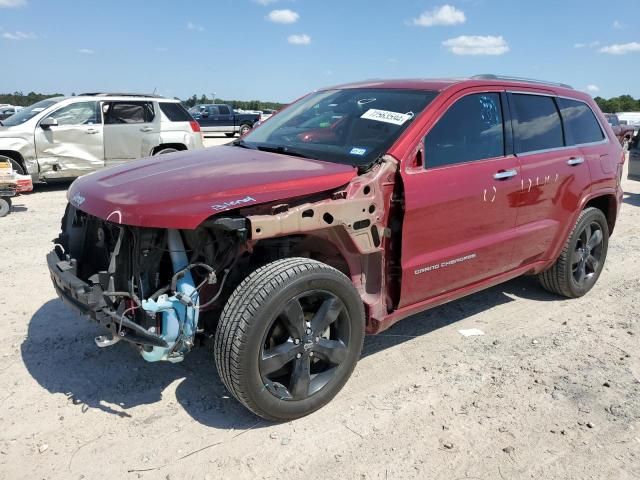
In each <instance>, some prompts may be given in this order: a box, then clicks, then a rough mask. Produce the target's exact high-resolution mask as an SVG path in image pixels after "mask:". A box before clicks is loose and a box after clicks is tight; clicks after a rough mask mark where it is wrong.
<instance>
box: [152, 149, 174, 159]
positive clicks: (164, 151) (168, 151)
mask: <svg viewBox="0 0 640 480" xmlns="http://www.w3.org/2000/svg"><path fill="white" fill-rule="evenodd" d="M179 151H180V150H178V149H177V148H172V147H167V148H163V149H162V150H158V151H157V152H156V153H154V154H153V156H154V157H155V156H156V155H165V154H167V153H175V152H179Z"/></svg>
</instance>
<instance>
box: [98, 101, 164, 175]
mask: <svg viewBox="0 0 640 480" xmlns="http://www.w3.org/2000/svg"><path fill="white" fill-rule="evenodd" d="M102 109H103V111H104V123H105V126H104V151H105V164H106V165H107V166H111V165H118V164H120V163H123V162H126V161H128V160H133V159H135V158H141V157H146V156H149V155H150V154H151V151H152V150H153V148H154V147H155V146H156V145H158V142H159V140H160V115H159V114H156V112H155V108H154V104H153V102H151V101H148V102H147V101H108V102H104V104H103V107H102Z"/></svg>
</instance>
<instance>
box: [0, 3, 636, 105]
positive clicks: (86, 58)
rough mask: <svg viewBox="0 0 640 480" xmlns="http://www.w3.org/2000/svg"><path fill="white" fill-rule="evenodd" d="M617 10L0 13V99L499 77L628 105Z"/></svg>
mask: <svg viewBox="0 0 640 480" xmlns="http://www.w3.org/2000/svg"><path fill="white" fill-rule="evenodd" d="M623 3H624V5H625V7H624V8H621V4H620V3H615V2H609V3H608V4H609V5H611V7H612V8H608V7H607V4H606V3H605V2H601V1H595V0H591V1H589V0H563V1H557V0H556V1H551V0H538V1H536V2H519V1H513V0H511V1H506V0H505V1H502V0H496V1H492V0H456V1H453V0H448V1H442V2H439V1H428V0H406V1H403V0H189V1H183V2H177V1H172V0H156V1H142V0H126V1H125V0H108V1H107V0H102V1H92V0H84V1H80V0H55V1H52V0H0V61H1V67H0V68H1V70H2V77H1V80H0V91H3V92H4V91H15V90H22V91H24V92H28V91H31V90H34V91H40V92H54V91H55V92H62V93H66V94H69V93H71V92H76V93H79V92H82V91H96V90H111V91H114V90H115V91H136V92H151V91H153V90H154V88H155V89H157V92H158V93H160V94H163V95H167V96H177V97H180V98H185V97H187V96H189V95H191V94H192V93H197V94H198V95H200V94H202V93H206V94H208V95H210V94H211V92H216V93H217V96H218V97H222V98H227V99H229V98H237V99H246V100H249V99H261V100H274V101H282V102H288V101H291V100H293V99H295V98H297V97H299V96H300V95H303V94H304V93H306V92H308V91H311V90H314V89H316V88H319V87H323V86H327V85H332V84H338V83H343V82H349V81H354V80H362V79H369V78H404V77H411V78H417V77H421V78H422V77H451V76H454V77H458V76H467V75H473V74H476V73H501V74H510V75H519V76H526V77H533V78H542V79H552V80H557V81H562V82H565V83H569V84H571V85H573V86H575V87H576V88H579V89H581V90H586V89H589V91H590V93H592V95H594V96H595V95H601V96H604V97H610V96H614V95H620V94H623V93H630V94H631V95H634V96H635V97H640V28H638V25H637V21H638V18H639V17H638V14H639V13H640V0H624V2H623ZM625 12H626V14H625ZM634 22H635V23H634Z"/></svg>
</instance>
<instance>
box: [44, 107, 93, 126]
mask: <svg viewBox="0 0 640 480" xmlns="http://www.w3.org/2000/svg"><path fill="white" fill-rule="evenodd" d="M47 118H53V119H55V120H57V121H58V125H61V126H62V125H94V124H96V123H102V122H101V119H100V109H99V107H98V102H78V103H72V104H71V105H67V106H66V107H62V108H61V109H59V110H56V111H55V112H53V113H52V114H51V115H49V116H48V117H47Z"/></svg>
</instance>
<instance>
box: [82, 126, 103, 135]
mask: <svg viewBox="0 0 640 480" xmlns="http://www.w3.org/2000/svg"><path fill="white" fill-rule="evenodd" d="M85 132H86V133H87V134H89V135H94V134H96V133H100V130H98V129H97V128H87V129H86V130H85Z"/></svg>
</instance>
